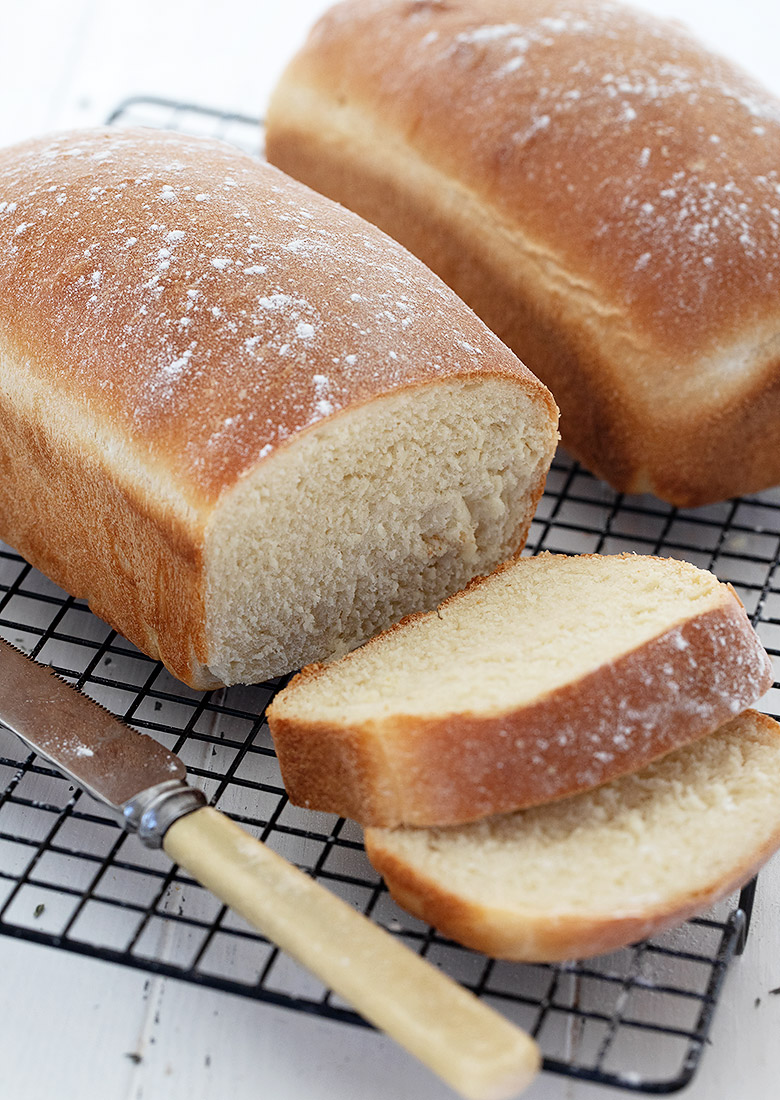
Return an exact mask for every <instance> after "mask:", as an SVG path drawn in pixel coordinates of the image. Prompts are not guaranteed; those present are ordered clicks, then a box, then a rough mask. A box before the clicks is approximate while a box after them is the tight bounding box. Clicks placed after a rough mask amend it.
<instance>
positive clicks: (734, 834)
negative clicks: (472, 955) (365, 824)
mask: <svg viewBox="0 0 780 1100" xmlns="http://www.w3.org/2000/svg"><path fill="white" fill-rule="evenodd" d="M779 783H780V727H778V725H777V723H776V722H774V721H773V720H772V719H770V718H768V717H766V716H765V715H762V714H758V713H757V712H755V711H746V712H745V713H744V714H743V715H740V716H739V717H737V718H735V719H733V720H732V721H731V722H729V723H727V724H726V725H724V726H722V727H721V728H720V729H719V730H718V731H717V732H716V733H714V734H712V735H710V736H709V737H706V738H704V739H703V740H700V741H698V742H696V743H695V744H692V745H688V746H686V747H685V748H683V749H680V750H678V751H677V752H674V753H672V754H670V755H668V756H666V757H665V758H664V759H663V760H660V761H656V762H655V763H653V764H651V765H650V766H649V767H648V768H646V769H644V770H643V771H641V772H639V773H637V774H634V775H630V776H624V777H622V778H620V779H617V780H615V781H613V782H612V783H609V784H607V785H605V786H602V787H599V788H598V789H596V790H594V791H590V792H588V793H585V794H580V795H577V796H575V797H573V798H568V799H565V800H562V801H559V802H556V803H552V804H548V805H546V806H538V807H535V808H533V809H528V810H523V811H520V812H518V813H515V814H509V815H504V816H500V817H493V818H488V819H485V820H483V821H480V822H475V823H473V824H470V825H464V826H459V827H456V828H449V829H413V828H408V827H405V828H399V829H394V830H386V829H368V830H366V850H367V852H368V855H369V859H370V860H371V862H372V864H373V865H374V866H375V867H376V869H377V870H378V871H379V872H380V873H381V874H383V875H384V876H385V879H386V881H387V885H388V888H389V889H390V892H391V893H392V894H393V896H394V897H395V898H396V900H397V901H398V902H399V904H401V905H402V906H403V907H404V908H406V909H408V910H409V911H410V912H411V913H413V914H414V915H415V916H417V917H419V918H421V919H422V920H425V921H428V922H429V923H431V924H433V925H435V926H436V927H437V928H438V929H439V930H440V931H441V932H442V933H444V934H445V935H447V936H450V937H451V938H453V939H455V940H457V941H459V942H461V943H463V944H465V945H466V946H468V947H472V948H474V949H475V950H479V951H483V952H485V953H486V954H490V955H494V956H498V957H502V958H510V959H517V960H525V961H535V962H542V961H554V960H560V959H568V958H577V957H585V956H589V955H596V954H602V953H605V952H608V951H612V950H617V949H618V948H620V947H623V946H626V945H627V944H629V943H633V942H635V941H637V940H639V939H643V938H646V937H649V936H651V935H654V934H657V933H658V932H660V931H662V930H664V929H666V928H669V927H671V926H673V925H675V924H678V923H681V922H682V921H684V920H686V919H687V918H688V917H690V916H692V915H694V914H696V913H699V912H702V911H704V910H706V909H707V908H708V907H709V906H711V905H712V904H714V903H715V901H717V900H718V899H719V898H722V897H725V896H727V895H728V894H729V893H730V892H731V891H733V890H735V889H737V888H738V887H739V886H741V885H742V884H743V883H745V882H746V881H748V879H749V878H750V877H751V876H752V875H753V874H754V873H755V871H756V870H758V868H759V867H760V866H761V864H763V863H764V862H765V861H766V860H767V859H768V858H769V856H770V855H771V854H772V853H773V852H774V851H775V849H776V848H777V847H778V846H780V802H779V801H778V799H777V789H778V784H779Z"/></svg>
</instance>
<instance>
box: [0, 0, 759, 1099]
mask: <svg viewBox="0 0 780 1100" xmlns="http://www.w3.org/2000/svg"><path fill="white" fill-rule="evenodd" d="M325 6H327V5H326V3H325V2H324V0H284V2H283V3H279V4H277V3H269V2H267V0H252V2H249V0H246V2H244V0H222V3H221V4H219V5H216V4H213V3H206V2H204V0H190V2H189V3H186V4H185V3H181V2H178V0H176V2H173V0H133V2H132V3H117V2H116V0H103V2H102V3H101V2H100V0H60V2H59V3H57V2H55V0H25V2H24V3H21V2H15V0H2V3H0V144H8V143H10V142H12V141H15V140H20V139H22V138H25V137H29V136H33V135H35V134H39V133H42V132H45V131H48V130H51V129H57V128H62V127H69V126H75V125H90V124H93V123H98V122H101V121H103V120H104V119H105V118H106V116H107V115H108V113H109V112H110V110H111V109H112V108H113V107H114V106H116V104H118V103H119V102H120V101H121V100H123V99H124V98H126V97H127V96H130V95H134V94H147V95H158V96H164V97H170V98H173V99H177V100H189V101H192V102H195V103H199V104H203V105H208V106H214V107H219V108H223V109H233V110H236V111H240V112H242V113H245V114H250V115H260V114H262V112H263V109H264V105H265V103H266V100H267V97H268V94H269V92H270V90H271V88H272V86H273V84H274V82H275V80H276V78H277V76H278V75H279V73H280V71H281V68H282V66H283V64H284V62H285V60H286V58H287V57H289V56H290V54H291V53H292V52H293V50H294V49H295V47H296V45H297V43H298V42H299V41H300V40H301V38H302V36H303V34H304V33H305V30H306V28H307V27H308V25H309V24H310V22H311V21H312V20H313V18H314V17H315V16H316V14H317V13H318V12H319V11H321V10H322V9H323V8H324V7H325ZM643 6H645V7H649V8H650V9H651V10H653V11H656V12H658V13H662V14H675V15H676V16H677V17H678V18H680V19H682V20H684V21H685V22H687V23H688V24H689V25H691V26H693V27H694V28H695V29H696V30H697V31H698V33H699V34H700V36H701V37H703V38H704V39H705V40H706V41H708V42H709V44H710V45H712V46H714V47H715V48H717V49H720V50H721V51H723V52H727V53H729V54H730V55H731V56H732V57H733V58H735V59H736V60H738V61H741V62H742V63H743V64H744V65H745V66H746V67H748V68H749V69H751V70H752V71H753V73H754V74H755V75H757V76H758V77H759V78H761V79H762V80H763V81H764V82H765V83H766V84H768V85H769V86H773V87H774V90H775V91H777V92H780V72H779V71H778V69H777V44H778V42H780V5H778V4H777V0H742V2H741V3H739V4H735V3H734V2H733V0H658V2H655V3H654V2H653V0H646V2H645V4H644V5H643ZM778 986H780V861H778V860H775V861H774V863H773V864H772V865H771V866H770V868H768V869H767V870H766V871H765V872H764V874H763V875H762V877H761V879H760V882H759V893H758V899H757V904H756V910H755V914H754V920H753V926H752V929H751V934H750V939H749V943H748V948H747V951H746V954H745V955H744V957H743V958H742V959H739V960H737V961H736V962H735V963H734V964H733V965H732V967H731V969H730V972H729V976H728V979H727V984H726V989H725V992H724V995H723V997H722V1000H721V1003H720V1006H719V1009H718V1013H717V1016H716V1020H715V1025H714V1029H713V1033H712V1046H711V1048H710V1049H709V1050H708V1051H707V1052H706V1055H705V1057H704V1060H703V1064H702V1068H701V1069H700V1071H699V1073H698V1075H697V1077H696V1079H695V1081H694V1083H693V1085H692V1086H691V1087H690V1088H689V1090H688V1091H687V1092H686V1097H687V1098H688V1100H754V1098H755V1100H759V1098H762V1100H763V1098H764V1097H767V1098H769V1097H773V1096H776V1095H778V1092H779V1091H780V1088H779V1086H778V1083H777V1082H778V1080H779V1079H780V1042H779V1041H778V1037H779V1036H780V996H776V995H772V994H770V992H769V991H770V990H773V989H776V988H777V987H778ZM131 1056H133V1057H131ZM134 1056H140V1060H139V1058H138V1057H134ZM618 1095H620V1094H619V1093H616V1092H614V1091H612V1090H607V1089H603V1088H600V1087H596V1086H592V1085H588V1084H581V1083H576V1082H573V1081H571V1080H566V1079H563V1078H559V1077H554V1076H552V1075H544V1076H542V1077H541V1078H540V1079H539V1080H538V1082H537V1083H536V1084H535V1085H534V1086H533V1087H532V1088H531V1090H530V1092H529V1093H528V1096H529V1097H530V1098H531V1100H564V1098H566V1100H588V1098H591V1100H607V1098H608V1097H615V1096H618ZM258 1096H262V1097H263V1098H264V1100H288V1098H289V1100H292V1098H296V1100H297V1098H299V1097H301V1096H306V1097H310V1098H312V1100H330V1098H331V1097H333V1098H334V1100H335V1098H338V1100H365V1098H367V1097H371V1098H375V1100H400V1098H403V1100H422V1098H425V1100H439V1098H440V1100H447V1098H448V1097H450V1096H451V1093H449V1091H448V1090H447V1089H445V1088H444V1087H443V1086H440V1085H439V1084H438V1083H437V1082H436V1081H434V1080H432V1079H431V1077H430V1076H429V1075H428V1073H427V1072H426V1071H424V1070H423V1069H421V1068H420V1067H418V1066H417V1065H416V1064H415V1063H414V1062H412V1060H411V1059H409V1058H407V1057H406V1056H405V1055H404V1054H402V1053H401V1052H400V1051H398V1050H397V1049H396V1048H395V1047H394V1045H393V1044H392V1043H391V1042H389V1041H388V1040H386V1039H385V1038H384V1037H382V1036H381V1035H378V1034H376V1033H374V1032H371V1031H367V1030H364V1029H361V1028H355V1027H350V1026H345V1025H343V1024H337V1023H332V1022H329V1021H327V1020H322V1019H317V1018H310V1017H308V1016H304V1015H302V1014H300V1013H294V1012H291V1011H287V1010H281V1009H277V1008H274V1007H272V1006H269V1005H265V1004H261V1003H256V1002H253V1001H250V1000H248V999H246V998H242V997H237V996H231V995H228V994H223V993H217V992H213V991H210V990H207V989H203V988H200V987H196V986H193V985H189V984H185V983H182V982H177V981H175V980H170V979H163V978H152V977H150V976H149V975H147V974H145V973H143V972H137V971H133V970H128V969H124V968H120V967H116V966H112V965H109V964H107V963H103V962H95V961H92V960H89V959H86V958H82V957H79V956H74V955H69V954H66V953H64V952H60V951H55V950H53V949H50V948H44V947H38V946H35V945H32V944H29V943H26V942H21V941H15V940H11V939H6V938H2V937H0V1097H2V1098H3V1100H6V1098H8V1100H17V1098H19V1100H44V1098H45V1100H49V1098H52V1100H93V1098H101V1100H104V1098H105V1100H142V1098H143V1100H185V1098H186V1100H207V1098H208V1100H217V1098H221V1097H230V1098H231V1100H250V1098H252V1100H254V1098H256V1097H258Z"/></svg>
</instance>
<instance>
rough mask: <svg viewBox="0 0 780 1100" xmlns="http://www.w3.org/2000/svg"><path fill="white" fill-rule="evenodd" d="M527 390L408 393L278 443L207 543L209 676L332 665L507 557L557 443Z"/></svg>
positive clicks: (520, 537) (477, 383) (495, 386)
mask: <svg viewBox="0 0 780 1100" xmlns="http://www.w3.org/2000/svg"><path fill="white" fill-rule="evenodd" d="M546 398H547V395H546V394H545V393H544V391H542V390H541V388H539V390H537V391H529V388H526V387H524V386H522V385H518V384H517V383H516V382H515V381H513V380H506V379H503V378H500V377H483V378H480V379H478V380H474V379H454V380H449V381H447V382H446V383H440V384H437V385H430V386H427V387H415V388H412V387H410V388H408V389H407V390H404V391H402V392H400V393H396V394H393V395H391V396H388V397H385V398H383V399H380V400H376V401H374V402H372V403H371V404H368V405H362V406H358V407H355V408H351V409H350V410H348V411H346V412H344V413H342V414H340V415H338V416H336V417H333V418H331V419H330V420H328V421H325V422H323V423H321V424H319V425H317V426H316V427H315V428H313V429H311V430H310V431H309V432H308V433H306V435H305V436H304V437H302V438H300V439H299V440H298V441H297V444H296V446H295V448H292V447H290V448H284V447H283V448H280V449H279V450H278V451H276V452H275V453H274V454H272V455H271V456H269V457H268V458H267V459H266V460H264V461H262V462H261V463H259V464H258V465H257V466H256V468H255V469H254V471H253V472H252V473H251V474H250V475H249V476H247V477H245V478H244V479H243V480H242V481H241V482H240V483H239V484H238V486H237V487H236V488H235V489H234V490H233V491H232V492H231V493H230V494H229V495H226V496H225V498H224V499H223V500H222V501H221V502H220V505H219V507H218V511H217V513H216V514H215V516H214V518H213V520H212V522H211V524H210V527H209V531H208V532H207V597H206V599H207V622H208V633H209V636H210V637H211V638H212V646H211V651H210V656H209V668H210V670H211V672H212V673H214V675H215V676H217V677H218V678H219V679H220V680H222V681H224V682H225V683H227V684H232V683H247V682H257V681H261V680H265V679H268V678H269V677H273V676H278V675H281V674H283V673H286V672H289V671H290V670H292V669H295V668H299V667H301V666H302V665H304V664H306V663H308V662H311V661H322V660H328V659H330V658H333V657H338V656H341V655H342V654H344V653H346V652H347V651H348V650H350V649H352V648H354V647H355V646H358V645H360V644H361V643H362V642H364V641H365V640H366V639H367V638H370V637H372V636H373V635H375V634H377V633H378V632H380V631H382V630H383V629H385V628H386V627H388V626H390V625H391V624H392V623H394V622H396V621H397V620H398V619H400V618H402V617H403V616H404V615H407V614H409V613H410V612H415V611H420V610H424V609H428V608H431V607H434V606H435V605H436V604H438V603H439V602H440V601H441V600H443V599H444V598H445V597H447V596H449V595H451V594H452V593H454V592H457V591H458V590H460V589H461V588H463V587H464V586H465V585H466V584H467V583H468V582H469V581H470V580H471V579H472V578H473V577H474V576H475V575H478V574H481V573H485V572H489V571H490V570H491V569H493V568H494V567H495V566H496V565H498V564H499V563H500V562H502V561H504V560H505V559H506V558H508V557H510V556H512V555H514V554H516V553H518V552H519V550H520V549H521V547H522V545H523V543H524V541H525V538H526V535H527V531H528V527H529V525H530V522H531V518H532V516H533V512H534V510H535V507H536V503H537V501H538V499H539V497H540V495H541V492H542V488H543V485H544V479H545V476H546V473H547V470H548V468H549V464H550V462H551V460H552V456H553V453H554V449H555V444H556V440H557V436H556V423H555V417H554V415H553V413H552V411H551V409H550V407H549V405H548V404H547V400H546Z"/></svg>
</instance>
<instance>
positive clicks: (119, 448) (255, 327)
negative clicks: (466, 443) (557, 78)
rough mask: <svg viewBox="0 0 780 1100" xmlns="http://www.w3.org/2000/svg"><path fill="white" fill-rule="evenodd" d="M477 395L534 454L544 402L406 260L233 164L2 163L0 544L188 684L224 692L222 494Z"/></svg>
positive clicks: (157, 150) (138, 158)
mask: <svg viewBox="0 0 780 1100" xmlns="http://www.w3.org/2000/svg"><path fill="white" fill-rule="evenodd" d="M484 377H501V378H506V379H509V380H511V381H512V382H513V383H516V384H517V385H519V386H520V387H521V388H523V389H524V390H525V391H526V392H527V393H528V394H529V395H531V396H532V399H533V400H534V401H535V402H536V404H537V406H538V407H539V409H540V421H541V420H542V419H543V418H544V416H545V415H547V418H548V420H549V421H550V433H551V438H552V435H554V430H555V429H554V423H553V421H554V419H555V417H556V415H557V410H556V408H555V403H554V401H553V400H552V397H551V396H550V394H549V392H548V391H546V390H545V389H544V387H543V386H542V385H541V383H539V382H538V380H537V379H535V378H534V376H533V375H532V374H531V373H530V372H529V371H527V370H526V368H525V367H524V366H523V365H522V364H520V363H519V362H518V361H517V359H516V358H515V356H514V355H513V354H512V353H511V352H510V351H509V350H508V349H507V348H506V347H505V346H504V345H503V344H502V343H501V342H500V341H499V340H498V339H497V338H496V337H495V336H493V334H492V333H490V332H488V330H487V329H486V328H485V327H484V325H483V324H482V322H480V321H479V320H478V319H477V317H476V316H475V315H474V314H473V313H472V312H471V310H469V309H467V308H466V307H465V306H463V304H462V303H461V302H460V301H459V300H458V299H457V298H456V297H455V295H454V294H453V293H452V292H451V291H450V290H449V289H448V288H446V287H445V286H444V284H443V283H441V282H440V281H439V280H438V279H437V278H436V277H435V276H433V275H431V273H430V272H429V271H428V270H427V269H426V268H425V267H424V266H423V265H422V264H421V263H420V262H419V261H417V260H416V259H414V257H412V256H411V255H410V254H409V253H407V252H406V251H405V250H404V249H403V248H401V247H400V246H399V245H397V244H396V243H395V242H394V241H391V240H389V239H388V238H387V237H385V236H384V235H383V234H381V233H380V232H379V231H378V230H376V229H375V228H374V227H373V226H370V225H368V224H367V223H365V222H363V221H361V220H360V219H358V218H356V217H355V216H354V215H353V214H351V213H350V212H348V211H346V210H343V209H341V208H339V207H337V206H335V205H334V204H332V203H330V202H329V201H328V200H326V199H323V198H322V197H321V196H319V195H316V194H314V193H313V192H311V191H309V190H308V189H307V188H305V187H303V186H302V185H300V184H298V183H296V182H294V181H291V180H288V179H286V178H285V177H284V176H283V175H281V173H279V172H278V171H277V170H276V169H274V168H272V167H271V166H269V165H264V164H261V163H259V162H257V161H255V160H253V159H252V158H250V157H248V156H246V155H244V154H243V153H240V152H239V151H237V150H235V149H232V148H231V147H229V146H227V145H223V144H221V143H218V142H211V141H204V140H202V139H197V138H189V137H184V136H182V135H178V134H173V133H164V132H158V131H152V130H140V129H139V130H103V129H99V130H90V131H83V132H76V133H71V134H63V135H57V136H53V137H49V138H43V139H39V140H36V141H30V142H26V143H24V144H22V145H19V146H16V147H14V148H12V149H7V150H3V151H0V392H1V393H2V395H3V396H2V401H0V404H1V405H2V412H1V413H0V417H1V418H2V423H1V425H0V431H1V433H2V441H1V446H2V450H1V451H0V459H1V460H2V464H3V467H4V471H7V476H6V472H3V474H2V477H0V482H1V483H2V484H0V501H2V508H1V509H0V515H1V516H2V522H0V537H2V538H3V539H4V540H6V541H7V542H9V543H10V544H11V545H13V546H15V547H16V548H17V549H19V550H20V552H22V553H23V554H24V555H25V556H26V557H27V558H28V560H29V561H31V562H32V563H33V564H34V565H36V566H38V567H40V568H41V569H43V571H44V572H46V573H47V574H48V575H49V576H51V577H52V578H53V579H55V580H56V581H57V583H59V584H61V585H62V586H63V587H64V588H66V589H67V590H68V591H70V592H72V593H73V594H75V595H78V596H84V597H86V598H87V599H88V600H89V601H90V604H91V606H92V607H93V608H94V610H95V611H96V612H97V613H98V614H99V615H101V616H102V617H104V618H105V619H106V620H107V621H108V622H110V623H111V625H113V626H114V627H116V628H117V629H118V630H120V631H121V632H122V633H123V634H125V635H126V636H127V637H128V638H130V639H131V640H132V641H133V642H135V643H136V644H137V645H138V646H139V647H140V648H141V649H143V650H145V651H146V652H147V653H149V654H151V655H152V656H155V657H157V656H159V657H161V658H162V659H163V661H164V662H165V663H166V664H167V666H168V668H169V669H170V670H171V671H172V672H173V673H174V674H175V675H176V676H178V677H179V678H180V679H182V680H184V681H186V682H188V683H190V684H191V685H192V686H196V687H212V686H215V685H216V683H217V682H218V681H217V680H216V679H215V677H214V675H213V674H211V673H210V672H209V670H208V667H207V665H208V661H209V639H208V637H207V635H206V624H205V621H204V619H205V612H204V599H205V593H204V587H205V583H206V582H205V580H204V537H205V536H204V532H205V531H206V529H207V526H208V524H209V523H210V522H211V520H212V518H213V516H214V515H215V512H216V511H217V509H218V506H219V504H220V502H221V501H222V500H224V499H226V498H227V496H228V495H229V493H230V491H231V489H233V488H234V487H235V486H236V485H237V484H238V483H239V482H240V481H241V479H242V478H244V477H246V476H247V475H248V474H249V473H250V472H251V471H252V470H254V469H255V468H256V467H257V465H258V463H259V462H261V461H262V460H263V459H264V457H265V456H266V455H268V454H269V453H271V452H272V451H273V450H275V449H282V448H284V447H287V446H290V445H291V443H292V442H294V441H295V439H296V438H299V437H300V436H301V434H302V433H304V432H307V431H310V430H311V429H312V428H313V427H314V426H316V425H317V424H318V423H319V422H320V421H322V420H323V419H325V418H327V417H331V416H337V415H339V414H340V413H342V412H345V411H350V412H351V411H352V410H357V409H359V408H360V407H361V406H362V405H364V404H367V403H368V402H370V401H372V400H373V399H374V398H377V397H381V396H383V395H386V394H395V393H397V392H399V391H402V390H410V389H414V390H417V389H420V388H422V387H425V386H430V385H436V384H437V383H439V382H443V381H447V380H450V379H455V378H467V379H472V378H473V379H480V378H484ZM541 489H542V485H541V484H540V485H539V486H538V490H539V493H541Z"/></svg>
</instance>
